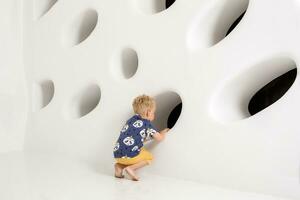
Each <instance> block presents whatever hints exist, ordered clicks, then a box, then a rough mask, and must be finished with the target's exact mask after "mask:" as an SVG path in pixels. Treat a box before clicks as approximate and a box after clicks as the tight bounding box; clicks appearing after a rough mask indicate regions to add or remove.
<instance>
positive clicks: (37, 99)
mask: <svg viewBox="0 0 300 200" xmlns="http://www.w3.org/2000/svg"><path fill="white" fill-rule="evenodd" d="M53 96H54V83H53V81H51V80H44V81H41V82H38V83H34V84H33V88H32V111H33V112H35V111H38V110H40V109H42V108H44V107H46V106H47V105H48V104H49V103H50V102H51V100H52V98H53Z"/></svg>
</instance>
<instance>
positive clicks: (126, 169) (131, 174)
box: [124, 167, 139, 181]
mask: <svg viewBox="0 0 300 200" xmlns="http://www.w3.org/2000/svg"><path fill="white" fill-rule="evenodd" d="M124 170H125V172H127V174H128V175H129V176H130V177H131V179H132V180H133V181H138V180H139V177H137V176H136V174H135V173H134V170H132V169H131V168H130V167H126V168H125V169H124Z"/></svg>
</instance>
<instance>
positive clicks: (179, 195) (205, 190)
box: [0, 152, 283, 200]
mask: <svg viewBox="0 0 300 200" xmlns="http://www.w3.org/2000/svg"><path fill="white" fill-rule="evenodd" d="M99 168H100V167H99ZM140 176H141V179H142V180H141V181H139V182H133V181H130V180H127V179H116V178H114V177H113V176H112V175H111V174H105V173H101V172H100V171H99V170H97V169H96V168H95V167H91V166H90V165H89V164H87V163H84V162H79V161H74V160H68V159H65V158H58V157H53V156H51V157H50V156H46V155H45V154H28V153H27V154H25V153H22V152H15V153H7V154H2V155H1V154H0V177H1V178H0V199H1V200H68V199H70V200H77V199H78V200H79V199H80V200H82V199H88V200H94V199H97V200H100V199H106V200H109V199H123V200H138V199H143V200H148V199H149V200H150V199H151V200H153V199H164V200H165V199H180V200H182V199H186V200H190V199H197V200H199V199H201V200H217V199H218V200H219V199H222V200H226V199H228V200H235V199H236V200H279V199H281V200H283V198H275V197H270V196H264V195H260V194H252V193H243V192H238V191H233V190H226V189H221V188H217V187H212V186H206V185H201V184H198V183H196V182H192V181H182V180H176V179H172V178H166V177H159V176H154V175H150V174H145V173H143V172H142V173H141V174H140Z"/></svg>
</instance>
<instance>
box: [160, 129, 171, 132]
mask: <svg viewBox="0 0 300 200" xmlns="http://www.w3.org/2000/svg"><path fill="white" fill-rule="evenodd" d="M169 130H170V129H169V128H165V129H164V130H162V131H161V132H162V133H167V132H169Z"/></svg>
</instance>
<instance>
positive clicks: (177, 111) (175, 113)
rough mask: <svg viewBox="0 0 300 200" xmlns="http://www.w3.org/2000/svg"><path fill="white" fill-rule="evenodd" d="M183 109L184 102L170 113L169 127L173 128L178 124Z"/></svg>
mask: <svg viewBox="0 0 300 200" xmlns="http://www.w3.org/2000/svg"><path fill="white" fill-rule="evenodd" d="M181 109H182V103H180V104H178V105H177V106H176V107H175V108H174V109H173V110H172V111H171V113H170V115H169V117H168V122H167V124H168V128H170V129H171V128H173V126H174V125H175V124H176V122H177V120H178V118H179V116H180V113H181Z"/></svg>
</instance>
